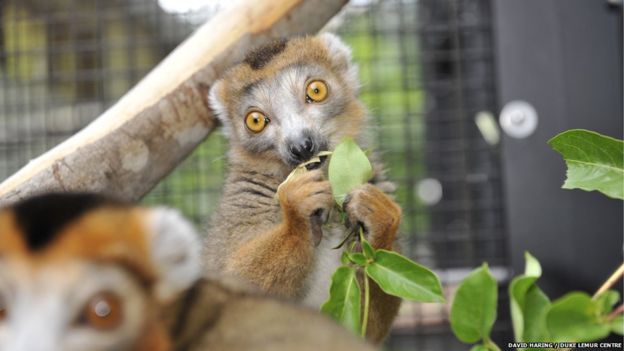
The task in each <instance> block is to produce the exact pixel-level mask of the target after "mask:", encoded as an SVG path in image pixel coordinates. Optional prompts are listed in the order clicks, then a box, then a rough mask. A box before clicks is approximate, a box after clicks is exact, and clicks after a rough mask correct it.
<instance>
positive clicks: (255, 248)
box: [225, 171, 333, 297]
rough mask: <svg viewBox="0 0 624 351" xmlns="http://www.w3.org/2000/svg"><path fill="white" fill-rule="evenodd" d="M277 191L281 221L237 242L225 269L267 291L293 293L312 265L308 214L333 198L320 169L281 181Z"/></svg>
mask: <svg viewBox="0 0 624 351" xmlns="http://www.w3.org/2000/svg"><path fill="white" fill-rule="evenodd" d="M277 194H278V198H279V203H280V207H281V210H282V221H281V222H280V223H278V224H276V225H275V226H273V227H272V228H270V229H269V230H267V231H264V232H262V233H260V234H258V235H255V236H253V237H252V238H251V239H249V240H248V241H246V242H245V243H243V244H242V245H241V246H239V247H238V248H237V249H236V250H235V251H234V252H233V253H232V254H231V255H229V257H228V258H227V259H226V262H225V270H226V272H230V273H234V274H235V275H239V276H241V277H243V278H245V279H248V280H249V281H251V282H252V283H254V284H255V285H257V286H258V287H260V288H261V289H262V290H263V291H266V292H268V293H269V294H271V295H277V296H282V297H295V296H296V295H297V293H300V292H301V291H302V290H303V289H302V288H303V284H304V281H305V279H306V277H307V276H308V274H309V273H310V271H311V269H312V267H313V260H314V239H315V238H314V237H313V235H312V222H311V216H312V215H313V214H314V213H315V212H316V211H317V210H319V209H329V208H331V206H332V205H333V199H332V196H331V188H330V185H329V182H327V181H324V180H323V175H322V173H321V172H320V171H312V172H307V173H306V174H304V175H302V176H300V177H297V178H295V179H293V180H292V181H289V182H287V183H284V185H283V186H282V187H281V188H280V189H279V190H278V192H277Z"/></svg>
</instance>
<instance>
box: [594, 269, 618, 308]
mask: <svg viewBox="0 0 624 351" xmlns="http://www.w3.org/2000/svg"><path fill="white" fill-rule="evenodd" d="M623 275H624V263H622V265H621V266H620V268H618V269H616V270H615V272H613V274H611V276H610V277H609V279H607V280H606V281H605V282H604V284H602V286H601V287H600V289H598V291H596V293H595V294H594V296H593V297H592V298H593V299H596V298H597V297H598V296H600V295H601V294H602V293H603V292H605V291H607V290H609V288H611V287H612V286H613V284H615V283H616V282H617V281H618V280H619V279H620V277H621V276H623Z"/></svg>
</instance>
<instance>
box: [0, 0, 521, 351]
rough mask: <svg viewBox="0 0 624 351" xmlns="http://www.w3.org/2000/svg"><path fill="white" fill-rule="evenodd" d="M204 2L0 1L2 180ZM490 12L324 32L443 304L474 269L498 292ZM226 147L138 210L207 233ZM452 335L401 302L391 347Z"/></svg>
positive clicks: (368, 22) (378, 18)
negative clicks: (439, 284) (348, 70)
mask: <svg viewBox="0 0 624 351" xmlns="http://www.w3.org/2000/svg"><path fill="white" fill-rule="evenodd" d="M165 3H167V4H168V5H169V6H164V5H165ZM212 4H213V6H208V7H205V8H202V9H201V10H195V11H189V12H175V11H172V9H173V10H176V7H175V5H174V2H171V1H162V0H161V1H160V2H158V1H156V0H127V1H120V0H116V1H105V0H56V1H48V0H21V1H17V0H15V1H11V0H0V180H1V179H5V178H6V177H8V176H9V175H11V174H12V173H13V172H15V171H16V170H18V169H19V168H20V167H21V166H23V165H24V164H26V163H27V162H28V160H29V159H31V158H33V157H35V156H37V155H39V154H41V153H43V152H44V151H45V150H48V149H50V148H51V147H52V146H54V145H56V144H58V143H59V142H61V141H62V140H64V139H66V138H67V137H69V136H70V135H72V134H74V133H75V132H77V131H78V130H80V129H81V128H83V127H84V126H85V125H86V124H88V123H89V122H90V121H91V120H93V119H94V118H95V117H97V116H98V115H99V114H100V113H101V112H103V111H104V110H105V109H106V108H107V107H109V106H110V105H111V104H112V103H114V102H115V100H116V99H118V98H119V97H120V96H121V95H122V94H123V93H125V92H126V91H127V90H128V89H129V88H130V87H132V86H133V85H134V84H135V83H136V82H137V81H138V80H139V79H140V78H141V77H142V76H144V75H145V74H146V73H147V72H148V71H149V70H150V69H151V68H152V67H153V66H154V65H156V64H157V63H158V62H159V61H160V60H161V59H162V58H163V57H165V56H166V55H167V53H169V52H170V51H171V50H172V49H173V48H174V47H175V46H176V45H177V44H179V43H180V42H181V41H182V40H184V38H185V37H186V36H188V35H189V34H190V33H191V32H192V30H193V29H194V28H196V27H197V26H198V25H199V23H201V22H202V21H203V20H205V19H206V18H208V17H210V15H211V14H212V13H213V12H214V11H215V10H216V9H217V8H218V5H216V6H215V5H214V2H212ZM490 7H491V4H490V1H489V0H420V1H415V0H386V1H375V0H356V1H352V2H351V4H350V5H348V6H347V8H346V9H345V11H343V13H341V14H340V15H339V16H337V17H336V18H335V19H334V20H332V22H331V23H330V24H329V25H328V28H329V29H330V30H332V31H335V32H337V33H339V34H340V35H341V37H342V38H343V39H344V40H345V41H346V42H347V43H348V44H349V45H350V46H351V48H352V50H353V56H354V60H355V61H356V62H357V63H358V65H359V68H360V78H361V81H362V89H361V98H362V100H363V101H364V102H365V104H366V105H367V106H368V108H369V109H370V111H371V114H372V116H374V118H375V120H376V122H377V125H378V129H377V130H376V142H377V144H378V148H379V149H380V150H381V151H382V154H383V160H384V162H385V164H386V166H387V168H388V173H389V175H390V177H391V178H392V179H393V180H394V181H396V182H397V184H398V192H397V201H398V202H399V203H400V204H401V206H402V207H403V209H404V218H403V222H402V227H401V231H402V241H403V244H402V246H403V251H404V252H405V253H406V254H408V255H409V256H411V257H412V258H414V259H416V260H417V261H419V262H421V263H423V264H425V265H428V266H431V267H433V268H434V269H436V271H437V272H438V273H439V274H440V276H441V278H442V280H443V282H444V284H445V289H446V290H447V293H448V294H451V293H452V291H453V289H454V287H455V286H456V284H457V283H458V281H459V280H460V279H461V278H462V277H464V276H465V275H466V274H467V272H468V271H469V269H470V268H472V267H475V266H476V265H478V264H480V263H481V262H483V261H488V262H489V264H490V266H491V267H492V269H493V271H494V272H495V273H496V276H497V278H499V280H500V281H501V282H503V283H504V282H505V281H506V280H507V275H508V265H509V263H508V260H507V250H506V242H505V240H506V236H505V223H504V216H503V198H502V197H503V194H502V191H501V181H502V176H501V173H500V166H499V150H498V146H497V145H491V144H488V143H487V142H486V141H485V139H484V138H483V136H482V135H481V133H480V131H479V129H478V128H477V126H476V124H475V116H476V115H477V114H479V113H486V114H487V113H491V112H492V111H496V107H497V106H496V99H495V96H496V95H495V93H496V87H495V84H494V57H493V48H492V27H491V23H492V18H491V17H492V14H491V9H490ZM163 8H167V9H168V11H166V10H164V9H163ZM226 149H227V145H226V143H225V142H224V140H223V138H222V137H221V136H220V134H219V133H213V134H212V135H211V136H210V137H209V138H208V139H207V140H206V141H205V142H204V143H203V144H202V145H201V146H199V147H198V149H197V150H195V152H194V153H193V154H192V155H191V156H189V158H187V159H186V160H185V161H184V162H183V163H182V164H181V165H180V166H179V167H178V168H177V169H176V170H175V171H174V172H173V173H172V174H171V175H169V176H168V177H167V178H166V179H164V180H163V181H162V182H161V183H160V184H159V185H158V186H157V187H156V188H155V189H154V190H153V191H152V192H151V193H150V194H149V195H148V196H147V197H146V198H145V200H144V201H145V202H146V203H159V204H168V205H170V206H174V207H176V208H179V209H181V210H182V211H183V212H184V213H185V214H186V215H187V216H188V217H190V218H191V219H193V220H194V221H195V222H196V223H197V224H198V225H200V226H203V225H205V223H206V220H207V218H209V216H210V214H211V213H212V212H213V211H214V209H215V206H216V203H217V202H218V197H219V193H220V189H221V185H222V182H223V174H224V172H225V167H224V161H225V158H224V157H225V156H224V155H225V151H226ZM504 288H505V287H504V284H503V285H502V286H501V289H504ZM499 296H502V297H503V299H504V296H506V294H505V293H504V292H503V290H501V293H500V294H499ZM499 305H503V306H506V305H507V304H506V302H503V303H501V304H499ZM508 320H509V318H508V316H507V313H506V311H505V310H501V311H500V312H499V322H501V323H499V324H497V325H498V327H497V329H495V339H496V338H498V339H502V340H507V337H508V332H509V324H508ZM450 336H451V334H450V329H449V326H448V306H443V305H432V304H417V303H405V304H404V305H403V308H402V310H401V313H400V316H399V318H398V319H397V322H396V325H395V328H394V329H393V333H392V335H391V337H390V338H389V339H388V341H387V345H386V346H387V349H389V350H413V349H418V350H440V349H445V350H448V349H452V350H461V349H467V348H468V347H467V346H466V345H461V344H460V343H459V342H457V341H453V340H454V338H452V337H450Z"/></svg>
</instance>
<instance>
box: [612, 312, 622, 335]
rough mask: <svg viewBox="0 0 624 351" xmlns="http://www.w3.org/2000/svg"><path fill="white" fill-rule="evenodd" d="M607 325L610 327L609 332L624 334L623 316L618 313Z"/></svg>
mask: <svg viewBox="0 0 624 351" xmlns="http://www.w3.org/2000/svg"><path fill="white" fill-rule="evenodd" d="M609 327H610V328H611V332H613V333H616V334H618V335H624V316H622V315H619V316H617V317H615V318H613V319H612V320H611V322H609Z"/></svg>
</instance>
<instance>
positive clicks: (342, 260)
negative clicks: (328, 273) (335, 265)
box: [340, 251, 351, 266]
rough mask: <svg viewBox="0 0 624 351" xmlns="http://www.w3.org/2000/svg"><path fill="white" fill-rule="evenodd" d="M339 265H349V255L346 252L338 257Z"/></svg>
mask: <svg viewBox="0 0 624 351" xmlns="http://www.w3.org/2000/svg"><path fill="white" fill-rule="evenodd" d="M340 263H342V265H343V266H346V265H348V264H349V263H351V260H349V254H348V253H347V251H343V252H342V255H341V256H340Z"/></svg>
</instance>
